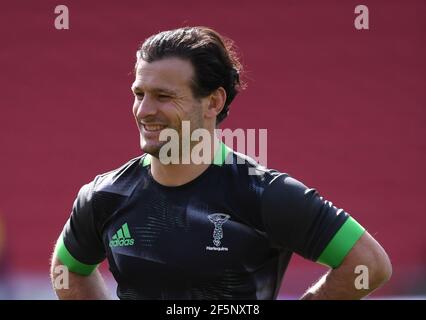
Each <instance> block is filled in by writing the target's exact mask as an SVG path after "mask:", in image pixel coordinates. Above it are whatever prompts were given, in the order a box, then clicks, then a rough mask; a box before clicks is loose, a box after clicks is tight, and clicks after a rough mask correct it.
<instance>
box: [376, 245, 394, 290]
mask: <svg viewBox="0 0 426 320" xmlns="http://www.w3.org/2000/svg"><path fill="white" fill-rule="evenodd" d="M378 265H379V267H378V268H377V269H378V270H377V271H376V274H377V276H376V281H377V282H378V285H379V286H381V285H383V284H384V283H386V282H388V281H389V280H390V278H391V277H392V263H391V261H390V259H389V257H388V255H387V254H386V253H384V257H383V258H382V259H381V261H380V262H379V263H378Z"/></svg>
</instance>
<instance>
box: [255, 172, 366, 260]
mask: <svg viewBox="0 0 426 320" xmlns="http://www.w3.org/2000/svg"><path fill="white" fill-rule="evenodd" d="M262 217H263V221H264V225H265V229H266V232H267V234H268V235H269V237H270V238H271V239H272V241H273V242H274V243H276V244H277V245H278V246H281V247H285V248H288V249H290V250H292V251H294V252H296V253H298V254H300V255H301V256H303V257H305V258H307V259H310V260H312V261H317V262H319V263H322V264H326V265H328V266H330V267H332V268H336V267H338V266H339V265H340V264H341V263H342V261H343V259H344V258H345V256H346V255H347V254H348V252H349V251H350V250H351V249H352V247H353V246H354V245H355V243H356V242H357V241H358V239H359V238H360V237H361V236H362V234H363V233H364V231H365V230H364V228H363V227H362V226H361V225H360V224H359V223H357V222H356V221H355V220H354V219H353V218H352V217H350V216H349V215H348V214H347V213H346V212H345V211H344V210H342V209H339V208H337V207H335V206H334V205H333V204H332V203H331V202H330V201H327V200H325V199H324V198H323V197H321V196H320V195H319V193H318V192H317V191H316V190H315V189H311V188H308V187H306V186H305V185H304V184H303V183H301V182H300V181H298V180H296V179H294V178H292V177H289V176H288V175H285V174H283V175H281V176H279V177H277V178H275V179H274V180H273V181H272V182H271V183H270V185H269V186H268V187H267V188H266V189H265V191H264V194H263V196H262Z"/></svg>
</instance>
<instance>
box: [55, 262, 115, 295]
mask: <svg viewBox="0 0 426 320" xmlns="http://www.w3.org/2000/svg"><path fill="white" fill-rule="evenodd" d="M54 260H55V261H54V262H53V263H52V270H51V279H52V285H53V289H54V290H55V292H56V295H57V296H58V298H59V299H60V300H108V299H110V294H109V291H108V288H107V286H106V284H105V281H104V279H103V278H102V275H101V274H100V272H99V271H98V270H95V271H94V272H93V273H92V274H91V275H89V276H82V275H79V274H76V273H73V272H68V275H66V273H63V274H58V273H57V272H55V268H57V267H58V266H61V265H62V264H61V262H60V261H59V260H58V259H56V258H54ZM58 277H63V278H64V279H59V278H58ZM65 278H67V279H65Z"/></svg>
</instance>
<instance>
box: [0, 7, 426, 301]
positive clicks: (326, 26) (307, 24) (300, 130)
mask: <svg viewBox="0 0 426 320" xmlns="http://www.w3.org/2000/svg"><path fill="white" fill-rule="evenodd" d="M59 4H64V5H67V6H68V8H69V13H70V29H69V30H56V29H55V28H54V19H55V17H56V15H55V14H54V8H55V7H56V6H57V5H59ZM358 4H361V3H359V2H358V1H337V0H336V1H321V2H319V1H266V2H262V3H259V2H249V1H232V2H231V1H229V2H228V1H211V2H201V1H193V0H182V1H173V2H172V1H167V2H166V1H155V2H152V1H149V2H148V1H146V2H145V1H121V2H112V1H90V2H89V1H75V2H74V1H72V2H71V1H61V2H59V3H58V2H56V1H43V2H41V1H19V2H18V1H16V2H12V1H9V2H8V3H2V4H1V7H0V10H1V13H0V14H1V19H0V39H1V42H0V43H1V50H0V57H1V58H0V75H1V76H0V88H1V89H0V90H1V95H0V107H1V126H0V130H1V135H0V146H1V158H0V161H1V170H2V174H1V177H2V178H1V183H0V194H1V198H0V215H2V216H3V217H4V220H5V224H6V232H7V234H6V245H7V253H8V255H9V258H8V262H9V263H10V265H11V270H12V271H13V272H17V273H19V272H24V273H34V274H37V273H43V274H47V273H48V268H49V258H50V255H51V251H52V248H53V245H54V242H55V241H56V238H57V237H58V235H59V233H60V231H61V229H62V226H63V224H64V223H65V221H66V219H67V217H68V215H69V212H70V209H71V205H72V202H73V200H74V198H75V196H76V193H77V191H78V189H79V188H80V186H81V185H82V184H84V183H86V182H88V181H90V180H92V179H93V177H94V176H95V175H97V174H99V173H102V172H105V171H109V170H111V169H114V168H116V167H118V166H120V165H121V164H122V163H124V162H126V161H127V160H128V159H130V158H133V157H135V156H138V155H139V154H140V152H141V151H140V149H139V142H138V132H137V129H136V126H135V124H134V120H133V118H132V114H131V105H132V101H133V97H132V94H131V91H130V85H131V83H132V81H133V77H132V73H131V72H132V68H133V66H134V62H135V52H136V49H137V47H138V45H139V43H140V42H142V41H143V40H144V39H145V38H146V37H148V36H149V35H151V34H153V33H156V32H158V31H162V30H166V29H172V28H176V27H181V26H186V25H206V26H210V27H212V28H214V29H216V30H218V31H219V32H220V33H222V34H223V35H225V36H228V37H230V38H231V39H233V40H234V41H235V43H236V45H237V47H238V49H239V51H240V53H241V57H242V61H243V63H244V65H245V70H246V73H245V80H246V82H247V84H248V88H247V90H245V91H244V92H242V93H241V94H240V95H239V96H238V97H237V98H236V100H235V101H234V103H233V104H232V106H231V113H230V117H229V118H228V119H227V120H226V121H225V122H224V125H223V126H222V128H225V127H229V128H231V129H235V128H256V129H260V128H267V129H268V163H267V164H268V167H272V168H276V169H278V170H280V171H283V172H287V173H289V174H291V175H292V176H294V177H296V178H298V179H300V180H301V181H303V182H304V183H305V184H307V185H308V186H310V187H315V188H317V189H318V190H319V192H320V193H321V194H322V195H323V196H324V197H325V198H326V199H329V200H331V201H332V202H333V203H334V204H335V205H336V206H339V207H342V208H344V209H345V210H347V211H348V212H350V213H351V214H352V215H353V216H354V217H355V218H356V219H357V220H358V221H359V222H360V223H362V224H363V225H364V226H365V227H366V228H367V229H368V230H369V232H370V233H371V234H373V235H374V236H375V237H376V238H377V239H378V240H379V241H380V242H381V243H382V245H383V246H384V247H385V248H386V250H387V251H388V253H389V255H390V257H391V259H392V262H393V266H394V275H393V278H392V280H391V281H390V282H389V284H388V285H387V286H386V287H384V288H383V289H381V290H380V291H379V292H378V293H377V295H387V294H394V295H400V294H413V293H415V292H421V293H423V294H425V292H426V288H425V287H426V279H425V269H426V235H425V231H424V225H425V223H426V216H425V211H426V210H425V209H426V208H425V207H426V205H425V204H426V201H425V197H424V194H425V191H426V190H425V184H424V181H425V178H426V174H425V173H426V171H425V163H426V144H425V139H424V138H425V136H426V123H425V120H426V59H425V57H426V41H425V40H426V19H425V13H426V2H424V1H406V2H405V1H364V2H362V4H364V5H367V6H368V8H369V13H370V30H361V31H359V30H356V29H355V28H354V18H355V14H354V8H355V6H356V5H358ZM323 271H324V269H323V268H322V267H320V266H317V265H315V264H313V263H311V262H306V261H303V260H302V259H300V258H297V257H296V258H295V259H294V260H293V262H292V263H291V266H290V269H289V271H288V273H287V275H286V277H285V279H284V282H283V288H282V294H290V295H291V294H295V295H297V294H300V293H302V292H303V290H304V289H305V288H306V287H307V286H308V285H309V284H310V283H311V282H312V281H313V280H315V279H316V278H318V277H319V276H320V274H321V273H322V272H323ZM422 281H423V282H422ZM419 290H420V291H419Z"/></svg>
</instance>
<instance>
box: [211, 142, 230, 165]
mask: <svg viewBox="0 0 426 320" xmlns="http://www.w3.org/2000/svg"><path fill="white" fill-rule="evenodd" d="M231 151H232V150H231V148H229V147H228V146H227V145H226V144H224V143H223V142H221V143H220V146H219V148H218V149H217V151H216V153H215V155H214V159H213V164H215V165H217V166H222V165H223V164H224V163H225V160H226V157H227V156H228V154H229V153H230V152H231Z"/></svg>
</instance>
